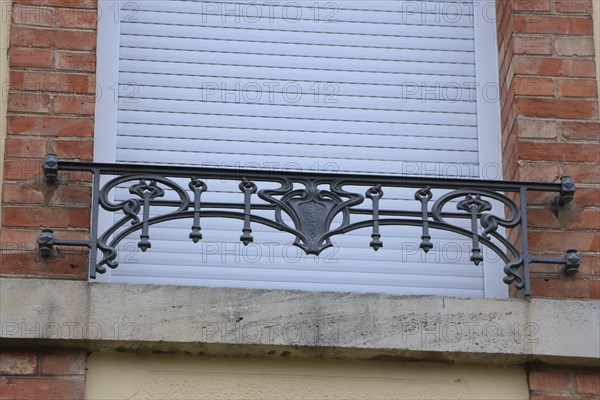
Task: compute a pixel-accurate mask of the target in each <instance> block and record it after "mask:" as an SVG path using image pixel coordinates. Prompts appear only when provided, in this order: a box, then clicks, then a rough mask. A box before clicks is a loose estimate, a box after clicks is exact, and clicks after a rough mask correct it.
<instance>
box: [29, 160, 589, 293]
mask: <svg viewBox="0 0 600 400" xmlns="http://www.w3.org/2000/svg"><path fill="white" fill-rule="evenodd" d="M44 170H45V174H46V177H47V181H48V182H49V183H55V182H59V181H60V176H59V170H84V171H89V172H91V173H92V174H93V178H94V179H93V182H94V183H93V185H94V196H93V204H92V229H91V235H90V239H89V240H87V241H74V240H73V241H70V240H61V239H57V238H55V237H54V235H53V232H52V230H51V229H45V230H44V231H43V232H42V234H41V235H40V237H39V239H38V244H39V248H40V253H41V254H42V255H43V256H48V255H50V254H51V251H52V248H53V246H54V245H59V244H60V245H74V246H84V245H85V246H88V247H90V249H91V257H90V276H91V277H92V278H94V277H95V276H96V273H104V272H106V267H109V268H116V267H118V265H119V264H118V261H117V256H118V244H119V243H120V242H121V241H122V240H124V239H125V238H127V237H128V236H130V235H132V234H139V242H138V247H139V248H140V249H141V250H142V251H144V252H145V251H148V250H149V249H151V247H152V241H151V238H152V228H151V227H152V226H153V225H156V224H160V223H162V222H166V221H171V220H179V219H186V220H190V233H189V239H190V240H192V241H193V242H194V243H197V242H199V241H201V240H202V239H203V235H202V228H201V226H202V220H203V219H205V218H231V219H238V220H240V231H241V236H240V241H242V242H243V243H244V245H248V244H249V243H251V242H252V241H253V240H254V237H253V235H252V224H263V225H266V226H269V227H271V228H274V229H277V230H279V231H282V232H287V233H289V234H291V235H293V237H294V238H295V239H294V242H293V244H294V245H296V246H298V247H299V248H301V249H302V250H303V251H304V252H305V253H307V254H315V255H318V254H320V253H321V252H322V251H323V250H324V249H326V248H328V247H330V246H332V242H331V238H332V237H333V236H335V235H339V234H344V233H347V232H350V231H353V230H357V229H363V228H371V230H372V231H371V232H372V233H371V238H370V239H371V240H370V242H369V241H368V239H366V240H365V245H366V244H367V243H368V245H369V246H370V247H372V248H373V249H374V250H375V251H377V250H379V249H381V248H383V247H384V241H385V238H383V237H382V233H381V231H380V227H381V226H388V225H400V226H416V227H420V228H421V230H422V234H421V237H420V240H421V242H420V248H421V249H422V250H423V251H424V252H428V251H430V250H431V249H432V248H433V246H434V243H435V235H436V233H435V232H436V231H437V230H444V231H449V232H453V233H455V234H457V235H461V236H464V237H467V238H469V239H470V240H471V257H470V258H471V261H472V262H473V264H474V265H475V266H478V265H479V264H480V263H481V262H482V261H483V254H482V246H484V247H487V248H489V249H490V250H491V251H493V252H494V253H495V254H497V255H498V257H500V259H501V260H502V261H503V262H504V263H505V267H504V272H505V274H506V276H505V277H504V282H505V283H507V284H512V283H514V284H515V287H516V288H517V289H524V290H525V295H529V293H530V288H529V276H528V275H529V264H531V263H536V262H544V263H557V264H562V265H564V269H563V272H564V273H565V274H567V275H573V274H574V273H576V272H577V268H578V266H579V262H580V260H579V254H578V253H577V252H576V251H575V250H568V252H567V254H566V256H565V257H564V258H540V257H532V256H531V255H529V254H528V250H527V249H528V246H527V225H526V214H525V211H526V207H525V205H526V204H525V199H526V194H527V191H528V190H539V191H557V192H560V197H559V198H558V200H557V201H556V202H555V203H556V204H559V205H560V204H566V203H567V202H568V201H570V200H571V199H572V198H573V194H574V184H573V181H572V179H570V178H569V177H563V178H562V181H561V183H560V184H539V183H518V182H502V181H476V180H457V179H422V178H406V177H392V176H361V175H343V174H300V173H289V172H274V171H269V174H268V175H267V174H264V173H261V172H260V171H252V170H247V171H239V170H227V169H207V168H191V169H186V168H182V167H159V166H138V165H136V166H133V165H123V164H118V165H117V164H94V163H75V162H63V161H59V160H58V158H57V157H56V155H53V154H50V155H48V156H47V157H46V160H45V163H44ZM103 175H112V176H114V177H113V178H112V179H110V180H109V181H108V182H106V183H104V184H103V185H100V178H101V177H102V176H103ZM217 178H218V179H228V180H235V181H237V182H239V185H238V188H239V194H240V199H241V200H242V201H241V202H240V203H223V202H207V201H204V200H203V196H205V195H206V194H207V193H211V186H210V183H209V181H210V180H211V179H217ZM266 183H268V185H269V186H273V183H275V184H276V185H278V187H276V188H264V186H265V185H266ZM357 187H362V189H361V191H358V192H357ZM117 188H118V189H119V190H120V192H119V193H120V194H119V196H120V198H119V196H116V197H117V198H119V199H118V200H113V197H114V195H115V191H116V189H117ZM386 188H412V189H413V190H415V191H414V196H412V197H414V200H413V201H414V202H415V208H416V209H419V210H420V211H411V210H406V209H381V207H380V205H381V201H382V200H385V199H386V197H385V191H386V190H387V189H386ZM125 190H126V192H127V193H128V194H129V195H127V196H123V194H122V193H123V192H125ZM362 193H364V195H363V194H362ZM167 194H168V196H167ZM511 197H513V198H518V201H517V202H515V201H513V200H512V199H511ZM366 199H368V200H366ZM100 209H103V210H105V211H107V212H111V213H113V215H115V218H114V219H113V223H112V224H111V226H110V227H108V228H107V229H105V230H104V231H103V232H98V214H99V210H100ZM232 209H233V210H232ZM236 209H237V210H236ZM258 210H261V212H264V211H265V210H267V211H268V214H270V215H271V216H270V217H265V216H264V215H258V214H257V211H258ZM360 215H362V216H363V217H362V218H361V217H359V216H360ZM365 215H366V217H365ZM460 221H462V223H461V222H460ZM515 228H519V229H521V230H522V234H521V242H520V243H519V245H515V244H514V243H512V242H511V241H509V240H508V239H507V237H506V235H505V230H507V229H515ZM98 250H99V254H98V255H97V253H98Z"/></svg>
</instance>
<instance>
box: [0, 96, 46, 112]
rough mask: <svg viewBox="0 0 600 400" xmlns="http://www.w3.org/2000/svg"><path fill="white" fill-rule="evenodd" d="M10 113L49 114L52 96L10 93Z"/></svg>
mask: <svg viewBox="0 0 600 400" xmlns="http://www.w3.org/2000/svg"><path fill="white" fill-rule="evenodd" d="M7 108H8V112H26V113H47V112H49V111H50V95H48V94H46V93H14V92H13V93H9V94H8V106H7Z"/></svg>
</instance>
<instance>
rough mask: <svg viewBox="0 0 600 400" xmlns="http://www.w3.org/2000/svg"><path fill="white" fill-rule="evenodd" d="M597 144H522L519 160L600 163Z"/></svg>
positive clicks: (519, 145) (520, 144) (519, 147)
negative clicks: (599, 161)
mask: <svg viewBox="0 0 600 400" xmlns="http://www.w3.org/2000/svg"><path fill="white" fill-rule="evenodd" d="M599 150H600V146H599V145H597V144H577V143H564V142H562V143H548V142H525V141H523V142H520V143H519V144H518V159H519V160H531V161H564V162H578V161H581V162H598V159H599V157H600V155H599V154H600V153H598V151H599Z"/></svg>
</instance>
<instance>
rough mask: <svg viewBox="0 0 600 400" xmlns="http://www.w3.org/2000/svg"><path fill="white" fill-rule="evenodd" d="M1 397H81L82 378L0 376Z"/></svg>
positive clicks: (70, 399) (42, 398) (72, 398)
mask: <svg viewBox="0 0 600 400" xmlns="http://www.w3.org/2000/svg"><path fill="white" fill-rule="evenodd" d="M0 386H1V387H2V392H1V393H2V398H3V399H37V400H50V399H52V400H57V399H69V400H75V399H83V389H84V378H83V377H74V378H65V379H51V378H46V379H44V378H36V379H28V378H9V377H0Z"/></svg>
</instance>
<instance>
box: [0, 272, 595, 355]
mask: <svg viewBox="0 0 600 400" xmlns="http://www.w3.org/2000/svg"><path fill="white" fill-rule="evenodd" d="M599 326H600V302H598V301H581V300H553V299H532V300H530V301H526V300H518V299H468V298H452V297H435V296H391V295H382V294H371V293H369V294H360V293H332V292H317V293H313V292H302V291H287V290H255V289H232V288H204V287H191V286H154V285H123V284H106V283H87V282H79V281H60V280H37V279H8V278H4V279H0V335H1V337H2V339H3V342H4V343H6V344H10V343H13V344H16V345H18V344H24V343H27V344H29V345H32V344H35V343H39V344H40V345H43V344H50V343H51V344H53V345H59V346H66V347H79V348H88V349H90V350H100V349H102V350H109V349H114V350H127V351H151V352H188V353H192V354H200V353H201V354H210V355H235V356H239V355H256V356H274V357H281V356H283V357H286V356H297V357H303V356H306V357H327V358H354V359H377V360H395V361H407V360H418V361H437V362H447V363H454V362H468V363H485V364H520V363H524V362H530V361H536V362H537V361H541V362H546V363H551V364H570V365H594V364H595V363H596V362H597V359H598V358H599V357H600V331H599V329H598V327H599Z"/></svg>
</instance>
